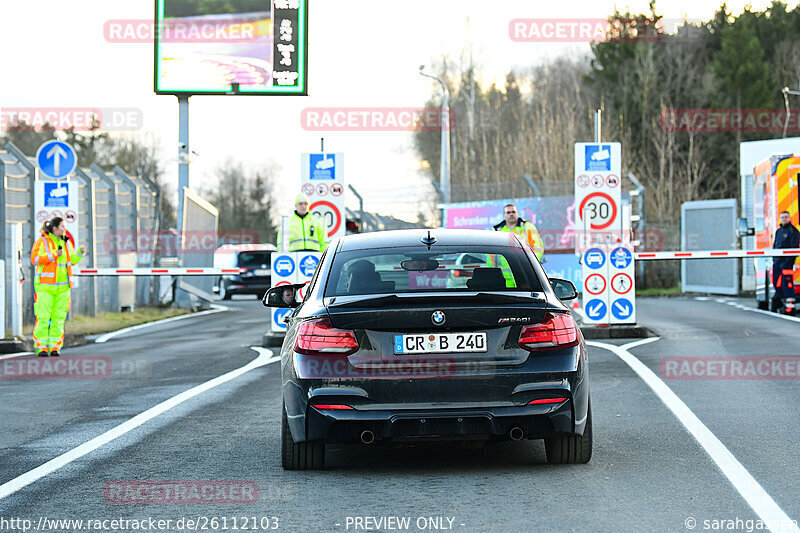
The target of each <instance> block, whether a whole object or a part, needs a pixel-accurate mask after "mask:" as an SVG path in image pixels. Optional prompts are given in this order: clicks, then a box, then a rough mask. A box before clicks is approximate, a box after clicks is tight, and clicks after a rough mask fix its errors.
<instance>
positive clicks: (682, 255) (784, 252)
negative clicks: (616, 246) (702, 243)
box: [633, 248, 800, 261]
mask: <svg viewBox="0 0 800 533" xmlns="http://www.w3.org/2000/svg"><path fill="white" fill-rule="evenodd" d="M792 255H796V256H800V248H784V249H771V248H770V249H764V250H703V251H693V252H682V251H671V252H637V253H634V254H633V256H634V258H635V259H636V260H637V261H653V260H659V259H715V258H718V257H728V258H737V257H739V258H741V257H785V256H792Z"/></svg>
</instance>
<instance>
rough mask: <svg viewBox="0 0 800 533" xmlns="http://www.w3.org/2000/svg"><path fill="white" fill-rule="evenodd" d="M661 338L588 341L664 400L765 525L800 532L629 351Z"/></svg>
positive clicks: (686, 407) (773, 529)
mask: <svg viewBox="0 0 800 533" xmlns="http://www.w3.org/2000/svg"><path fill="white" fill-rule="evenodd" d="M657 340H659V337H651V338H649V339H642V340H639V341H636V342H631V343H628V344H623V345H622V346H615V345H613V344H606V343H603V342H593V341H586V344H587V345H589V346H596V347H598V348H604V349H606V350H609V351H611V352H613V353H614V354H615V355H616V356H617V357H619V358H620V359H622V360H623V361H624V362H625V363H626V364H627V365H628V366H629V367H631V369H632V370H633V371H634V372H636V374H638V375H639V377H640V378H642V380H643V381H644V382H645V383H646V384H647V385H648V386H649V387H650V388H651V389H652V390H653V392H655V393H656V396H658V398H659V399H660V400H661V401H662V402H664V405H666V406H667V408H668V409H669V410H670V411H672V414H674V415H675V417H676V418H677V419H678V421H680V423H681V424H683V427H685V428H686V430H687V431H688V432H689V433H690V434H691V435H692V436H693V437H694V438H695V440H697V442H698V443H699V444H700V446H702V447H703V449H704V450H705V451H706V453H708V455H709V456H710V457H711V460H713V461H714V462H715V463H716V465H717V467H718V468H719V469H720V470H721V471H722V473H723V474H724V475H725V477H727V478H728V480H729V481H730V482H731V484H732V485H733V486H734V488H735V489H736V490H737V491H738V492H739V494H741V495H742V498H744V500H745V501H746V502H747V504H748V505H749V506H750V507H751V508H752V509H753V510H754V511H755V512H756V514H757V515H758V516H759V518H760V519H761V520H762V521H763V522H764V524H765V525H766V526H767V527H769V529H770V530H772V531H781V532H784V531H785V532H792V533H800V528H798V527H797V526H796V525H794V523H793V522H792V520H791V519H790V518H789V516H788V515H787V514H786V513H785V512H783V510H782V509H781V508H780V507H779V506H778V504H777V503H775V500H773V499H772V497H771V496H770V495H769V494H767V491H765V490H764V488H763V487H762V486H761V485H760V484H759V483H758V481H756V480H755V478H754V477H753V476H752V475H750V472H748V471H747V469H745V467H744V466H742V464H741V463H740V462H739V461H738V460H737V459H736V457H734V456H733V454H732V453H731V452H730V450H728V448H726V447H725V445H724V444H722V442H721V441H720V440H719V439H718V438H717V437H716V436H715V435H714V434H713V433H712V432H711V430H709V429H708V428H707V427H706V426H705V424H703V422H701V421H700V419H699V418H697V415H695V414H694V413H693V412H692V410H691V409H689V407H688V406H687V405H686V404H685V403H683V400H681V399H680V398H679V397H678V395H677V394H675V393H674V392H673V391H672V389H670V388H669V387H668V386H667V384H666V383H664V381H662V380H661V378H659V377H658V376H657V375H656V374H655V373H654V372H653V371H652V370H650V369H649V368H648V367H647V365H645V364H644V363H642V362H641V361H640V360H639V359H638V358H637V357H636V356H635V355H633V354H632V353H630V352H629V351H628V350H630V349H631V348H635V347H636V346H641V345H643V344H647V343H650V342H655V341H657Z"/></svg>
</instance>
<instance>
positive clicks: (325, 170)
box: [300, 153, 345, 239]
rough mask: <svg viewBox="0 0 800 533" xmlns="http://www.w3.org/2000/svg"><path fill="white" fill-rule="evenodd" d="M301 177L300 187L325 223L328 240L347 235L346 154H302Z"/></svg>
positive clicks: (313, 212) (316, 214)
mask: <svg viewBox="0 0 800 533" xmlns="http://www.w3.org/2000/svg"><path fill="white" fill-rule="evenodd" d="M300 176H301V178H300V190H302V191H303V192H304V193H305V194H306V195H308V199H309V201H310V203H311V205H310V206H309V210H310V211H311V213H312V214H313V215H315V216H317V217H319V218H320V219H321V220H322V221H323V222H324V223H325V228H326V230H327V233H328V239H331V238H333V237H342V236H344V235H345V220H344V217H345V210H344V189H345V182H344V155H343V154H340V153H337V154H329V153H320V154H302V158H301V174H300Z"/></svg>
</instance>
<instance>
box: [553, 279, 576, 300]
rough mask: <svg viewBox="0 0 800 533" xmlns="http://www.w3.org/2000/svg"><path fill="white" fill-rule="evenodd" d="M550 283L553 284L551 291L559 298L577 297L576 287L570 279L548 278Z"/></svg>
mask: <svg viewBox="0 0 800 533" xmlns="http://www.w3.org/2000/svg"><path fill="white" fill-rule="evenodd" d="M550 283H551V284H552V285H553V291H554V292H555V293H556V297H557V298H558V299H559V300H574V299H575V298H577V297H578V289H576V288H575V285H573V284H572V282H571V281H569V280H566V279H561V278H550Z"/></svg>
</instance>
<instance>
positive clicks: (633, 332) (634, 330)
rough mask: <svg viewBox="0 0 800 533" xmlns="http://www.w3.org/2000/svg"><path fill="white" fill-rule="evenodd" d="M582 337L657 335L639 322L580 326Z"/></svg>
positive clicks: (640, 336) (609, 337) (639, 336)
mask: <svg viewBox="0 0 800 533" xmlns="http://www.w3.org/2000/svg"><path fill="white" fill-rule="evenodd" d="M580 328H581V333H583V338H584V339H588V340H595V339H645V338H648V337H656V336H657V335H656V334H655V333H653V332H652V331H650V330H649V329H648V328H646V327H644V326H642V325H639V324H632V325H628V324H623V325H619V326H602V327H601V326H580Z"/></svg>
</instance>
